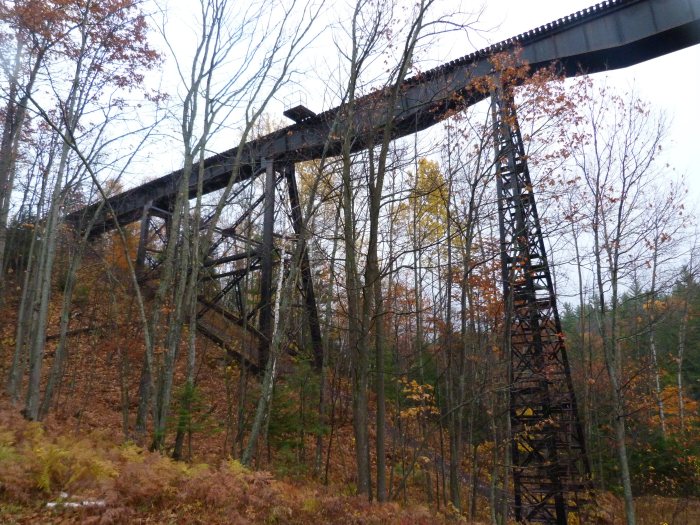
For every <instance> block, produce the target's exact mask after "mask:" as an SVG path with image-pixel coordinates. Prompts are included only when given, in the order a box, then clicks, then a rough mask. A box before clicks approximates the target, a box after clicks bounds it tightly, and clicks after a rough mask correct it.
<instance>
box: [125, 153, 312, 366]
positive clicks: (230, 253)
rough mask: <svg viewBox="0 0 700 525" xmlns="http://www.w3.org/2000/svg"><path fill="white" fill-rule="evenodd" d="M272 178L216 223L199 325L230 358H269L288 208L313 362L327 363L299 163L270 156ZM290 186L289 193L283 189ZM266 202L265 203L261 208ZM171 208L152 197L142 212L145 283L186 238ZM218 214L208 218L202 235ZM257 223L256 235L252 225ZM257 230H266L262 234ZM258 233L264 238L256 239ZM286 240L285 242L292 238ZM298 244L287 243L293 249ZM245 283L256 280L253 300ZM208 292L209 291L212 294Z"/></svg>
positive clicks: (140, 267) (140, 253)
mask: <svg viewBox="0 0 700 525" xmlns="http://www.w3.org/2000/svg"><path fill="white" fill-rule="evenodd" d="M261 164H262V165H263V167H264V168H263V169H264V173H265V180H264V185H263V188H262V191H261V194H260V195H259V196H257V197H255V198H254V199H252V200H251V201H250V202H249V203H248V204H247V207H245V208H244V209H243V210H242V213H241V214H240V215H239V216H238V217H237V218H236V220H235V221H234V222H233V223H232V224H231V225H229V226H227V227H225V228H219V227H215V228H214V229H213V230H214V236H213V238H212V239H211V242H210V244H209V246H208V249H207V256H206V257H205V259H204V260H203V261H202V268H201V270H200V294H199V297H198V300H199V312H198V325H197V328H198V330H199V331H200V332H201V333H202V334H204V335H205V336H207V337H208V338H210V339H212V340H213V341H214V342H216V343H217V344H219V345H220V346H222V347H223V348H225V349H226V350H227V352H228V353H229V355H230V357H232V358H234V359H236V360H239V361H242V362H244V363H246V365H247V366H249V367H251V368H252V369H254V370H262V369H263V368H264V366H265V362H266V361H267V358H268V351H269V344H270V341H271V339H272V330H273V326H272V319H273V297H274V294H275V290H274V287H273V278H272V274H273V271H274V266H275V265H277V264H284V263H285V261H280V260H279V254H278V250H277V246H276V244H275V243H276V241H275V239H276V237H279V236H277V235H276V234H275V225H276V223H277V222H281V221H283V219H282V218H281V217H280V212H281V211H282V210H287V213H288V218H287V220H288V222H289V223H291V226H292V228H293V230H294V233H295V236H294V239H293V241H294V243H295V244H298V243H301V249H300V250H299V253H300V261H299V263H300V281H301V282H300V284H299V292H300V293H301V295H302V297H303V301H304V302H303V304H304V308H305V318H306V319H307V322H308V332H309V335H310V342H311V348H312V352H313V356H312V360H313V364H314V366H315V367H317V368H319V367H320V366H321V359H322V347H321V330H320V326H319V318H318V309H317V306H316V298H315V294H314V288H313V282H312V280H311V265H310V262H309V255H308V252H307V249H306V240H305V238H304V235H303V234H302V229H303V224H304V221H303V217H302V211H301V205H300V202H299V193H298V189H297V183H296V174H295V171H294V165H293V164H289V163H284V164H282V163H274V162H273V161H271V160H264V161H262V162H261ZM252 180H253V179H249V180H246V181H242V182H241V183H239V186H241V187H240V188H239V187H237V188H234V189H235V191H233V192H232V198H230V199H229V200H228V204H229V205H231V203H232V202H233V201H234V200H236V198H237V197H240V196H241V195H242V194H243V191H244V190H245V189H250V185H251V183H252ZM282 186H285V187H286V191H277V190H278V188H280V187H282ZM260 208H262V209H260ZM170 214H171V213H170V212H169V211H167V210H162V209H159V208H156V207H155V206H153V205H152V203H148V204H147V205H146V206H144V208H143V210H142V213H141V229H140V237H139V245H138V249H137V255H136V268H137V271H138V273H139V277H140V281H141V283H142V284H144V285H146V283H147V282H148V281H149V280H152V279H157V278H158V276H159V266H160V264H161V263H162V259H161V257H160V254H162V253H164V252H165V250H164V248H165V246H166V245H167V243H168V242H171V241H175V242H180V238H181V236H176V237H175V238H172V239H171V232H170ZM211 220H213V216H212V217H208V218H205V219H204V220H203V221H202V226H201V228H200V235H203V234H204V233H205V232H206V230H207V228H208V226H210V222H211ZM246 223H247V224H248V225H250V224H253V223H255V224H256V229H255V234H253V235H251V233H252V232H251V231H250V228H247V229H246V227H245V224H246ZM257 234H260V235H259V236H258V235H257ZM256 237H258V238H256ZM288 240H289V239H282V240H281V241H278V242H286V241H288ZM292 251H293V250H289V249H287V252H288V253H290V252H292ZM244 281H247V282H248V285H250V284H251V282H253V283H255V282H257V292H256V293H254V294H253V297H254V303H253V304H252V305H248V304H247V301H246V300H244V297H243V295H244V293H247V297H248V298H250V297H251V293H250V289H249V287H250V286H248V290H247V292H244V291H243V288H242V285H243V283H244ZM205 291H206V292H205Z"/></svg>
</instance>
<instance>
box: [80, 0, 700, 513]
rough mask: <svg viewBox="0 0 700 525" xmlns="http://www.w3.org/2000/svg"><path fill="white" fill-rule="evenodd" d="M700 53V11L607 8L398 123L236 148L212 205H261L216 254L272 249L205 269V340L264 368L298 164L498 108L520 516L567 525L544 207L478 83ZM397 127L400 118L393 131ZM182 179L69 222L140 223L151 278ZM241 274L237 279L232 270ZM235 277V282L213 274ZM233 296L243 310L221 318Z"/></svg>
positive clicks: (450, 85) (528, 44)
mask: <svg viewBox="0 0 700 525" xmlns="http://www.w3.org/2000/svg"><path fill="white" fill-rule="evenodd" d="M697 43H700V0H609V1H605V2H601V3H599V4H596V5H594V6H592V7H590V8H588V9H584V10H582V11H579V12H577V13H574V14H571V15H569V16H565V17H563V18H560V19H558V20H555V21H553V22H551V23H548V24H545V25H543V26H540V27H538V28H536V29H534V30H531V31H527V32H525V33H522V34H520V35H517V36H515V37H513V38H509V39H507V40H504V41H502V42H499V43H497V44H495V45H492V46H490V47H488V48H486V49H482V50H480V51H476V52H474V53H471V54H469V55H466V56H464V57H462V58H460V59H457V60H454V61H452V62H449V63H447V64H444V65H441V66H439V67H437V68H435V69H432V70H429V71H426V72H424V73H421V74H419V75H417V76H415V77H412V78H408V79H406V80H404V81H402V82H401V86H400V90H399V93H400V94H399V98H398V102H397V103H396V107H394V108H392V109H393V111H388V110H389V104H390V103H391V101H392V99H391V98H390V95H389V94H388V91H387V92H384V91H378V92H375V93H372V94H370V95H368V96H365V97H362V98H359V99H357V100H356V101H355V109H354V120H353V122H352V123H350V122H346V121H344V119H343V115H344V112H343V107H342V106H339V107H336V108H333V109H330V110H328V111H325V112H323V113H320V114H314V113H313V112H311V111H309V110H307V109H306V108H303V107H297V108H292V109H291V110H289V111H288V112H285V114H286V115H288V116H289V117H290V118H291V119H292V120H294V121H295V124H293V125H291V126H288V127H286V128H284V129H281V130H279V131H276V132H274V133H271V134H269V135H266V136H264V137H261V138H259V139H256V140H253V141H250V142H248V143H246V144H245V145H244V146H243V147H242V149H241V151H239V150H238V149H237V148H234V149H231V150H228V151H225V152H223V153H220V154H218V155H214V156H212V157H209V158H207V159H206V160H204V161H203V163H204V186H203V187H204V193H209V192H213V191H217V190H221V189H223V188H225V187H227V186H229V185H231V186H233V187H235V188H238V187H241V188H243V187H245V185H246V184H250V182H251V181H252V180H254V179H257V178H264V191H263V192H262V194H261V195H260V196H258V197H257V198H256V200H255V201H254V202H251V203H250V206H249V208H248V209H246V210H244V212H243V214H242V216H241V218H239V219H238V220H236V221H235V223H234V225H233V226H229V227H227V228H223V229H218V230H217V235H218V236H217V238H216V239H215V240H214V248H217V247H220V246H221V245H222V244H224V243H225V242H226V240H227V239H229V240H230V239H239V240H240V239H241V238H242V237H245V235H244V234H243V233H242V231H243V230H242V228H241V224H242V223H243V222H244V220H246V219H248V218H250V216H251V215H252V214H254V213H257V214H259V215H260V216H262V223H263V225H262V235H261V237H260V238H256V239H252V238H250V236H248V237H249V238H247V239H244V240H245V241H246V243H245V244H246V249H245V250H240V251H239V252H233V253H224V254H222V253H221V252H217V251H216V250H215V249H214V250H211V251H210V255H211V257H209V258H208V259H207V260H205V261H204V266H205V267H206V268H208V269H210V271H211V272H213V275H214V276H215V277H216V278H218V279H222V281H221V282H222V283H225V285H223V286H221V287H220V289H219V291H218V293H217V294H216V295H215V297H213V298H204V297H203V298H202V299H201V311H200V320H201V326H200V327H199V329H200V330H201V331H203V332H204V333H205V334H206V335H208V336H209V337H211V338H213V339H214V340H216V341H217V342H219V343H220V344H221V345H222V346H224V347H226V348H227V349H228V350H230V351H232V352H234V353H236V355H237V357H238V358H240V359H241V360H243V361H246V362H247V363H249V364H250V365H251V366H253V367H257V368H259V367H261V366H262V365H264V362H265V359H266V352H267V345H268V342H269V341H270V335H271V325H272V323H271V320H272V315H273V311H272V310H273V307H272V297H273V294H274V291H273V286H272V283H273V278H272V273H273V265H274V264H275V260H274V259H275V255H274V254H275V250H276V247H275V232H274V224H275V210H276V207H279V202H280V199H284V200H287V203H288V207H289V209H291V223H292V226H293V228H294V230H295V233H296V234H297V236H299V235H300V234H301V233H302V231H301V229H302V227H303V224H304V221H303V217H302V211H301V207H300V204H299V195H298V190H297V182H296V175H295V172H294V164H295V163H297V162H300V161H308V160H314V159H319V158H322V157H330V156H333V155H337V154H338V153H340V151H341V142H340V139H338V138H337V137H340V136H343V130H346V129H348V128H349V127H350V124H352V129H353V137H354V141H353V146H352V148H353V151H361V150H363V149H366V148H368V147H372V146H373V145H374V144H375V142H376V140H377V138H378V137H379V136H380V135H381V134H382V133H383V130H384V129H385V127H386V126H387V125H389V124H390V127H391V130H392V136H393V138H399V137H403V136H406V135H409V134H412V133H416V132H418V131H420V130H424V129H426V128H428V127H430V126H432V125H434V124H436V123H437V122H439V121H441V120H443V119H444V118H446V116H447V115H449V114H451V113H453V112H454V111H459V110H461V109H464V108H466V107H468V106H470V105H472V104H475V103H477V102H479V101H481V100H484V99H485V98H487V97H491V98H492V111H493V115H494V145H495V150H496V155H497V157H496V166H497V168H496V180H497V189H498V199H499V221H500V236H501V239H500V240H501V251H502V254H501V262H502V278H503V291H504V300H505V301H506V304H507V306H508V308H507V323H508V325H509V327H510V328H509V332H510V359H511V367H510V369H511V371H510V419H511V437H512V447H511V450H512V457H513V480H514V490H515V494H514V514H515V517H516V519H517V520H518V521H521V522H538V523H558V524H566V523H567V514H569V513H571V512H576V511H577V510H578V505H579V502H578V499H577V495H578V494H579V492H580V491H581V490H582V489H584V488H585V486H586V479H587V475H588V466H587V459H586V453H585V447H584V443H583V435H582V432H581V424H580V421H579V417H578V411H577V407H576V399H575V396H574V392H573V388H572V384H571V376H570V370H569V364H568V360H567V356H566V351H565V348H564V342H563V340H562V337H561V325H560V321H559V315H558V312H557V308H556V298H555V295H554V290H553V287H552V278H551V275H550V270H549V265H548V262H547V255H546V252H545V249H544V243H543V238H542V232H541V229H540V224H539V218H538V215H537V208H536V204H535V196H534V195H533V193H532V185H531V183H530V174H529V170H528V166H527V162H526V157H525V155H524V150H523V147H522V139H521V137H520V133H519V129H518V126H517V115H516V113H515V108H514V105H513V104H512V93H511V92H510V89H508V88H507V87H500V86H499V87H498V89H495V90H493V91H491V92H484V91H483V90H482V89H479V88H478V87H477V86H476V84H475V82H474V81H475V80H476V79H479V78H483V77H484V76H494V75H496V72H495V71H494V67H493V65H492V62H491V59H492V58H493V57H494V56H495V55H496V54H499V53H511V52H515V51H516V50H517V51H518V53H519V54H518V56H519V59H520V60H521V61H522V62H523V63H526V64H528V65H529V66H530V71H531V72H534V71H537V70H538V69H541V68H544V67H549V66H552V65H555V67H557V68H558V71H559V72H560V73H562V74H563V75H566V76H576V75H581V74H589V73H596V72H601V71H607V70H612V69H618V68H623V67H627V66H631V65H633V64H637V63H640V62H643V61H646V60H649V59H652V58H656V57H659V56H661V55H664V54H667V53H671V52H674V51H677V50H680V49H683V48H686V47H689V46H692V45H695V44H697ZM390 114H393V118H392V119H391V121H388V118H389V117H388V116H387V115H390ZM198 167H199V166H198V165H195V167H194V169H193V170H192V175H191V179H190V180H189V182H188V183H189V195H190V197H194V196H195V195H196V193H197V172H198ZM182 176H183V171H182V170H179V171H175V172H173V173H170V174H168V175H165V176H163V177H160V178H158V179H155V180H152V181H150V182H147V183H145V184H143V185H141V186H138V187H136V188H133V189H131V190H128V191H125V192H123V193H121V194H119V195H116V196H114V197H111V198H110V199H109V200H108V201H107V203H106V205H103V206H102V207H101V208H100V206H99V205H98V204H93V205H91V206H88V207H86V208H84V209H82V210H79V211H76V212H74V213H71V214H70V215H68V216H67V218H66V219H67V221H68V222H70V223H72V224H74V225H76V226H77V227H78V228H80V229H81V230H82V231H85V230H86V229H88V228H89V229H90V234H91V235H93V236H96V235H99V234H101V233H103V232H106V231H109V230H111V229H114V228H115V226H116V225H117V224H119V225H122V226H124V225H127V224H130V223H133V222H137V221H141V241H140V244H139V250H138V254H137V265H139V266H140V267H144V266H147V260H148V259H149V239H150V238H152V237H153V236H154V235H160V236H161V240H162V242H167V223H168V217H169V215H170V213H171V212H172V210H173V207H174V204H175V198H176V195H177V190H178V187H179V186H180V183H181V181H182ZM281 189H283V190H284V191H280V190H281ZM241 191H242V190H241ZM276 193H278V195H277V199H276ZM234 194H236V191H234ZM276 202H277V203H278V204H275V203H276ZM256 208H258V211H257V212H256V211H255V210H256ZM88 225H89V226H88ZM297 238H301V239H303V238H304V236H301V237H297ZM278 243H279V241H278ZM233 244H234V245H235V243H233ZM303 253H304V256H303V258H302V264H301V266H302V267H301V277H302V278H301V283H302V285H301V292H302V295H303V297H304V305H305V307H306V310H307V316H306V317H307V319H308V323H309V328H310V334H311V340H312V346H313V349H314V357H315V363H316V365H317V366H320V364H321V330H320V326H319V322H318V313H317V308H316V300H315V298H314V289H313V282H312V278H311V268H310V265H309V260H308V256H307V255H306V252H305V251H303ZM215 254H218V255H215ZM233 262H237V263H238V266H236V267H235V268H234V269H231V263H233ZM226 264H228V266H226V270H225V271H220V272H218V273H217V272H216V269H217V268H222V267H223V266H222V265H226ZM254 271H255V272H260V279H259V283H260V289H259V294H258V301H257V305H256V306H255V308H253V309H252V310H251V311H246V310H245V308H244V307H243V304H242V303H243V301H241V293H240V283H241V281H242V279H243V278H244V277H245V276H246V275H248V274H250V272H254ZM227 294H233V296H234V300H228V301H227V302H226V307H224V306H222V304H223V303H222V300H223V299H224V298H226V296H227ZM230 305H233V306H230ZM232 310H233V311H232ZM246 334H248V335H246ZM251 334H252V335H251ZM245 337H249V338H252V340H251V341H249V344H247V345H244V347H245V348H247V349H248V351H247V352H243V351H241V350H240V346H237V347H236V348H232V347H231V346H230V345H229V343H230V341H231V340H232V339H234V338H245ZM256 345H257V348H256Z"/></svg>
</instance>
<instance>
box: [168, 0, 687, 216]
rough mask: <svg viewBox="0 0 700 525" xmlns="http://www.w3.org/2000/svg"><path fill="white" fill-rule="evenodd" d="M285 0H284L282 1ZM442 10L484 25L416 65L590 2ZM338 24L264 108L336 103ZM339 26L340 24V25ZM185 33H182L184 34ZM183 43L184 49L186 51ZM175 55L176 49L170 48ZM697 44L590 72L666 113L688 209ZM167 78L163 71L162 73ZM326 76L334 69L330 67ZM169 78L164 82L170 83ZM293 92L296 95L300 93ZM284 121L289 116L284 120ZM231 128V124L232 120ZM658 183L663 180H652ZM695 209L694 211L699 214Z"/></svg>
mask: <svg viewBox="0 0 700 525" xmlns="http://www.w3.org/2000/svg"><path fill="white" fill-rule="evenodd" d="M282 1H284V0H282ZM397 1H398V2H399V5H400V6H401V5H403V4H405V5H410V4H411V3H412V2H411V0H397ZM442 2H443V5H444V7H442V9H444V10H445V11H449V10H455V9H457V8H458V7H457V6H461V9H462V10H463V11H470V10H476V9H478V7H479V6H480V5H482V4H483V5H485V10H484V13H483V15H482V18H481V21H480V23H479V26H480V27H481V28H482V29H484V30H486V29H489V31H484V32H481V33H478V34H475V33H473V32H472V33H470V35H471V36H470V38H469V41H467V39H466V35H459V34H448V35H444V36H442V37H441V40H440V42H439V45H438V46H435V47H434V48H431V50H430V53H429V56H427V57H426V58H427V59H429V60H428V61H427V62H426V63H425V64H424V65H422V67H423V68H429V67H435V66H437V65H439V63H440V62H443V61H445V60H448V59H454V58H458V57H460V56H463V55H465V54H467V53H469V52H471V51H472V50H473V49H474V48H482V47H485V46H487V45H489V44H490V43H493V42H497V41H499V40H503V39H505V38H507V37H510V36H514V35H516V34H519V33H522V32H524V31H526V30H528V29H533V28H535V27H537V26H539V25H542V24H544V23H546V22H549V21H552V20H555V19H557V18H560V17H562V16H565V15H567V14H570V13H573V12H575V11H577V10H580V9H583V8H585V7H589V6H591V5H593V4H594V3H595V2H594V1H593V0H529V1H525V0H442ZM167 3H168V5H169V6H170V9H171V13H172V15H173V16H171V21H176V20H177V19H179V20H178V21H179V22H180V23H181V24H183V26H184V28H185V31H184V32H182V29H183V27H180V31H181V32H180V33H179V35H178V37H179V40H180V42H176V44H177V43H179V44H181V45H182V46H186V45H187V36H186V33H187V29H186V28H187V26H188V25H190V24H191V22H192V18H191V17H192V10H193V9H197V8H196V7H195V6H196V4H197V2H193V5H192V6H191V7H190V5H188V4H187V3H185V2H182V1H181V0H169V1H167ZM352 3H354V2H353V0H326V8H327V9H328V12H327V14H326V15H325V16H324V17H323V18H324V19H326V20H329V22H328V23H333V22H335V23H336V24H341V25H343V20H342V19H343V16H344V15H343V14H342V13H344V12H347V10H348V8H349V6H350V4H352ZM323 23H324V21H318V22H317V26H318V27H319V29H320V27H322V26H321V24H323ZM338 29H339V28H338V25H336V26H335V28H334V29H332V30H326V31H325V32H324V34H323V35H322V37H320V38H317V39H315V41H314V42H313V43H312V45H311V47H310V52H309V53H308V54H306V55H305V56H304V59H303V61H301V63H300V67H303V68H306V70H307V72H308V74H307V75H306V76H303V77H300V78H299V80H300V84H299V86H296V87H288V88H287V89H285V90H283V92H281V93H280V94H279V95H278V97H277V99H278V102H277V103H275V104H273V105H271V106H270V108H269V112H270V113H271V114H272V115H273V116H274V117H275V118H277V117H279V118H280V119H283V117H282V115H281V113H282V110H283V101H284V100H285V99H295V100H301V102H302V103H305V105H307V107H309V108H310V109H312V110H313V111H316V112H320V111H323V110H326V109H329V108H330V107H332V106H334V105H335V103H336V102H335V101H332V100H329V97H328V96H327V94H326V93H324V91H325V89H324V82H328V80H329V76H328V75H329V73H327V72H328V71H331V72H332V71H333V70H334V68H335V66H334V64H336V63H337V50H336V49H335V46H334V43H333V37H332V32H333V31H335V30H338ZM340 29H342V28H340ZM183 37H184V38H183ZM186 49H187V48H186V47H183V48H182V50H183V51H185V50H186ZM177 51H178V53H179V52H180V49H178V50H177ZM699 66H700V45H699V46H695V47H693V48H690V49H686V50H683V51H680V52H677V53H673V54H671V55H666V56H663V57H661V58H658V59H655V60H652V61H649V62H646V63H642V64H639V65H636V66H633V67H630V68H626V69H623V70H618V71H614V72H611V73H605V74H597V75H596V77H603V76H605V77H607V82H608V83H609V84H614V85H615V86H618V87H619V88H620V89H634V91H635V92H636V93H637V94H638V95H639V96H640V97H641V98H643V99H646V100H648V101H650V102H652V104H653V105H654V106H655V107H658V108H660V109H662V110H663V111H664V112H665V113H666V116H667V117H668V119H669V121H670V123H671V125H670V133H669V137H668V140H667V142H666V144H665V151H666V155H667V159H665V160H666V161H667V162H668V163H669V164H670V165H671V166H672V167H673V168H674V169H675V170H676V171H677V172H678V173H680V174H684V175H685V177H686V180H687V182H688V185H689V187H690V191H691V195H692V198H691V208H693V209H695V211H696V212H700V169H699V168H698V163H697V162H695V161H694V160H695V159H694V158H693V157H692V154H693V152H694V150H695V149H696V148H698V147H700V144H698V135H699V134H698V133H696V131H695V129H696V125H697V123H698V122H700V100H699V96H698V95H700V67H699ZM164 75H165V77H164V78H166V77H168V73H167V72H166V73H164ZM330 76H331V82H332V81H333V78H332V77H333V73H330ZM175 83H176V81H174V79H173V82H172V83H170V86H169V87H170V88H171V90H172V88H174V84H175ZM300 91H302V92H303V93H301V94H300ZM290 123H291V122H290ZM234 126H235V124H234ZM225 135H226V136H225V137H224V136H222V137H219V138H218V139H217V140H216V141H215V142H214V143H213V144H212V147H213V150H214V151H219V150H224V149H228V148H230V147H231V145H232V144H231V143H229V141H230V140H231V139H234V137H232V136H230V135H229V134H225ZM180 162H181V159H178V158H177V155H170V156H169V158H168V159H167V160H166V161H165V162H163V163H161V168H162V172H161V173H158V175H163V174H165V173H167V171H170V169H177V168H179V167H180ZM159 171H160V170H159ZM659 184H663V181H659ZM698 214H700V213H698Z"/></svg>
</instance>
